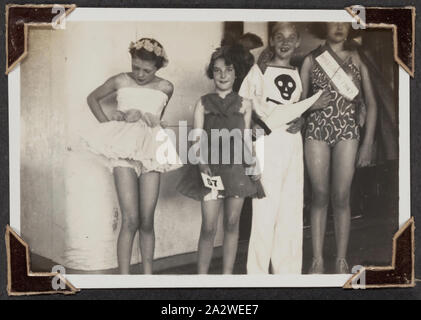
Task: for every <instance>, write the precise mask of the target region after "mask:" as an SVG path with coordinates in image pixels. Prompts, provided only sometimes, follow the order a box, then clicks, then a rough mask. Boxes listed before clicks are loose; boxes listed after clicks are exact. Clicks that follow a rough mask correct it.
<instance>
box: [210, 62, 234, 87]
mask: <svg viewBox="0 0 421 320" xmlns="http://www.w3.org/2000/svg"><path fill="white" fill-rule="evenodd" d="M213 79H214V81H215V86H216V88H217V89H219V90H221V91H228V90H231V89H232V86H233V85H234V81H235V69H234V66H233V65H229V66H227V65H225V60H224V59H223V58H219V59H216V60H215V63H214V66H213Z"/></svg>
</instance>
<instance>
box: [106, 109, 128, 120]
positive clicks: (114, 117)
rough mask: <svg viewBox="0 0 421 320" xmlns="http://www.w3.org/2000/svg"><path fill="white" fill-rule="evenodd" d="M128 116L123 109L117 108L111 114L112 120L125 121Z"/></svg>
mask: <svg viewBox="0 0 421 320" xmlns="http://www.w3.org/2000/svg"><path fill="white" fill-rule="evenodd" d="M125 118H126V114H125V113H124V112H122V111H119V110H116V111H114V112H113V114H112V115H111V116H110V121H124V120H125Z"/></svg>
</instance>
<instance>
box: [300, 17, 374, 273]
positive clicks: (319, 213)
mask: <svg viewBox="0 0 421 320" xmlns="http://www.w3.org/2000/svg"><path fill="white" fill-rule="evenodd" d="M323 26H324V29H325V30H324V31H325V32H324V33H325V35H324V36H325V37H326V45H325V46H324V47H321V48H320V49H318V50H316V51H314V52H312V53H311V54H310V55H308V56H307V57H306V59H305V61H304V63H303V66H302V70H301V80H302V82H303V98H306V97H308V96H309V94H310V93H311V91H314V90H318V89H320V88H326V89H328V90H329V91H330V92H331V94H332V96H333V97H332V100H331V101H330V103H329V106H328V107H327V108H325V109H323V110H319V111H315V112H313V113H311V114H310V115H309V116H308V119H307V128H306V134H305V151H304V152H305V160H306V165H307V169H308V172H309V176H310V180H311V184H312V194H313V198H312V205H311V220H312V236H313V263H312V267H311V270H310V273H324V260H323V243H324V237H325V231H326V218H327V210H328V207H329V202H330V201H331V203H332V208H333V213H334V217H335V233H336V239H337V240H336V241H337V258H336V264H335V270H336V273H349V267H348V264H347V261H346V256H347V248H348V241H349V234H350V229H351V228H350V222H351V210H350V192H351V184H352V180H353V177H354V172H355V167H356V166H358V167H364V166H368V165H370V163H371V158H372V146H373V139H374V132H375V127H376V118H377V105H376V100H375V97H374V91H373V87H372V84H371V81H370V76H369V74H368V70H367V67H366V66H365V65H364V63H363V62H362V61H361V59H360V57H359V55H358V53H357V52H356V51H355V50H347V48H346V45H345V44H346V40H347V38H348V37H349V34H350V29H351V25H350V24H348V23H326V24H324V25H323ZM326 50H327V51H328V52H329V53H330V54H331V56H332V57H333V58H334V59H335V60H336V62H338V64H339V65H340V67H341V68H342V69H343V71H345V73H346V74H347V75H348V77H350V78H351V79H352V81H353V82H354V84H355V85H356V87H357V88H358V91H359V94H358V96H357V97H356V98H354V99H352V100H351V101H350V100H349V99H347V98H345V96H344V95H343V94H341V93H340V92H339V90H338V89H337V87H336V86H335V85H333V83H332V81H330V80H329V78H328V77H327V75H326V74H325V72H324V70H323V68H322V67H321V65H320V64H319V63H318V62H317V61H316V57H318V56H319V55H320V54H321V53H323V52H325V51H326ZM363 101H364V102H365V103H364V102H363ZM364 105H366V106H367V113H366V114H365V113H363V112H361V110H363V108H362V106H364ZM361 118H366V119H364V120H365V125H366V128H365V135H364V137H363V138H362V139H361V135H360V125H361V124H362V121H361V120H360V119H361ZM360 140H362V141H361V143H360Z"/></svg>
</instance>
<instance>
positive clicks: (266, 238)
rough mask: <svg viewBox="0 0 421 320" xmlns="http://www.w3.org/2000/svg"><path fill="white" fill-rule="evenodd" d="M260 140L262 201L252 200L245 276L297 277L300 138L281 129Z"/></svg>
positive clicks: (300, 213) (299, 261) (301, 175)
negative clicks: (262, 162) (264, 195)
mask: <svg viewBox="0 0 421 320" xmlns="http://www.w3.org/2000/svg"><path fill="white" fill-rule="evenodd" d="M263 139H265V140H264V149H265V152H264V155H265V159H264V168H263V172H262V183H263V187H264V189H265V192H266V198H264V199H255V200H253V220H252V231H251V237H250V244H249V253H248V260H247V272H248V274H268V273H269V266H270V264H271V265H272V272H273V273H274V274H301V272H302V270H301V268H302V252H303V250H302V247H303V202H304V159H303V143H302V138H301V134H300V133H298V134H294V135H293V134H290V133H288V132H286V131H285V129H279V130H276V131H273V132H272V133H271V134H270V135H269V136H265V137H263Z"/></svg>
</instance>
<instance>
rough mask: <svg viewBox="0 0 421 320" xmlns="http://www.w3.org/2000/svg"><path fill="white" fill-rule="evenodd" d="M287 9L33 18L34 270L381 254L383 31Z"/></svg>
mask: <svg viewBox="0 0 421 320" xmlns="http://www.w3.org/2000/svg"><path fill="white" fill-rule="evenodd" d="M297 15H298V13H297ZM296 20H297V19H293V18H291V21H288V20H284V19H281V20H279V21H276V20H275V19H271V20H270V21H250V20H244V21H228V20H225V21H164V20H163V21H142V20H139V21H96V20H93V21H77V20H76V21H72V20H71V19H69V21H67V22H66V23H65V28H62V29H60V28H58V29H51V28H31V29H30V31H29V33H28V56H27V57H26V58H25V60H24V61H23V62H22V63H21V64H20V67H19V71H20V120H19V121H20V123H19V135H20V155H19V157H20V162H19V163H20V169H19V172H20V234H21V236H22V238H23V239H24V240H25V241H26V242H27V243H28V245H29V247H30V250H31V269H32V271H34V272H50V271H51V270H52V268H53V267H54V266H57V265H60V266H63V267H64V268H65V270H66V274H67V275H92V276H95V275H96V276H97V275H157V276H164V275H165V276H168V275H175V276H182V275H184V276H188V275H202V276H206V275H212V276H214V275H234V276H238V275H243V276H246V275H247V276H251V277H252V276H256V275H274V276H284V277H295V276H306V275H308V276H310V275H312V276H316V275H350V274H352V273H355V272H356V271H355V270H353V269H354V268H355V267H356V266H361V265H364V266H367V265H375V266H388V265H390V264H391V261H392V245H393V243H392V238H393V235H394V234H395V233H396V232H397V230H398V229H399V222H400V220H399V187H400V179H399V169H400V168H399V159H400V153H399V132H400V131H399V130H400V121H399V98H400V97H399V90H400V82H399V72H400V70H399V66H398V64H397V63H396V62H395V60H394V49H393V33H392V31H391V30H388V29H364V28H358V27H357V26H356V25H355V24H354V23H352V22H351V21H349V22H344V21H342V19H340V20H339V21H332V19H327V20H326V21H317V22H314V21H296ZM405 148H407V146H405ZM408 183H409V182H408ZM156 279H157V280H156V281H159V277H156ZM345 279H346V277H345ZM166 285H167V284H166Z"/></svg>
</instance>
